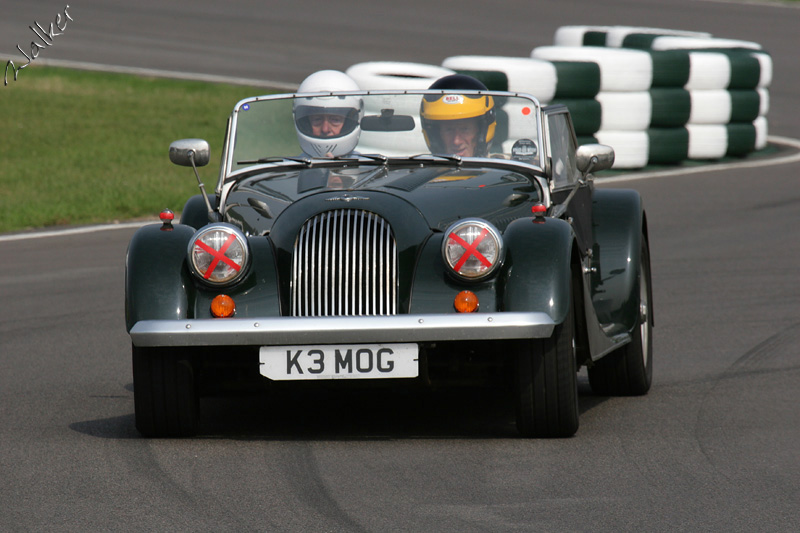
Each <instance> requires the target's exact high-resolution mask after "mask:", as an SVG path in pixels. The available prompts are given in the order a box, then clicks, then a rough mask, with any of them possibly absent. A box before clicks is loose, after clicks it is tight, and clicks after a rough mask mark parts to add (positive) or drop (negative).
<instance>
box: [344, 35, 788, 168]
mask: <svg viewBox="0 0 800 533" xmlns="http://www.w3.org/2000/svg"><path fill="white" fill-rule="evenodd" d="M772 71H773V64H772V58H771V56H770V55H769V54H768V53H767V52H765V51H764V50H762V49H761V46H760V45H759V44H758V43H754V42H750V41H742V40H736V39H720V38H716V37H713V36H712V35H711V34H709V33H705V32H694V31H683V30H670V29H663V28H646V27H636V26H562V27H560V28H558V29H557V31H556V34H555V38H554V45H553V46H540V47H537V48H534V49H533V50H532V51H531V52H530V57H502V56H479V55H474V56H469V55H461V56H452V57H448V58H446V59H445V60H444V61H443V62H442V64H441V66H435V65H424V64H419V63H403V62H389V61H376V62H368V63H360V64H357V65H353V66H352V67H350V68H349V69H347V71H346V72H347V74H348V75H350V76H351V77H352V78H353V79H354V80H355V81H356V83H358V85H359V87H361V88H362V89H365V90H379V89H426V88H428V87H429V86H430V84H432V83H433V82H434V81H435V80H436V79H438V78H440V77H442V76H445V75H448V74H452V73H461V74H468V75H471V76H474V77H476V78H478V79H479V80H481V81H482V82H483V83H484V84H485V85H486V86H487V87H488V88H489V89H490V90H498V91H512V92H522V93H528V94H532V95H533V96H535V97H536V98H537V99H539V101H540V102H541V103H542V104H545V105H546V104H551V103H552V104H565V105H566V106H567V107H568V108H569V109H570V112H571V115H572V120H573V124H574V126H575V132H576V135H577V136H578V140H579V142H580V143H581V144H584V143H589V142H600V143H602V144H609V145H611V146H613V147H614V148H615V151H616V153H617V155H616V160H615V163H614V165H613V168H617V169H622V168H625V169H634V168H641V167H643V166H645V165H648V164H674V163H679V162H681V161H683V160H685V159H702V160H706V159H718V158H721V157H729V156H743V155H746V154H747V153H749V152H752V151H754V150H760V149H763V148H764V147H765V146H766V144H767V126H768V123H767V119H766V115H767V113H768V111H769V92H768V89H769V86H770V85H771V83H772ZM411 107H413V109H412V108H411ZM411 107H410V108H409V109H398V110H397V112H398V113H402V114H410V115H412V116H414V117H415V120H417V123H418V122H419V121H418V115H419V108H418V107H417V106H416V104H414V105H412V106H411ZM375 111H376V110H367V112H375ZM511 122H513V121H511ZM511 122H509V120H508V116H507V114H506V112H505V110H503V109H499V110H498V128H499V129H500V130H504V129H508V130H512V129H514V128H515V127H516V126H515V124H513V123H511ZM417 129H419V125H418V124H417V128H415V131H416V130H417ZM420 133H421V132H420ZM368 141H369V139H364V143H363V144H365V145H369V142H368ZM376 148H381V147H376ZM425 149H426V147H425V145H424V142H422V143H421V142H420V139H417V138H412V139H410V140H409V146H407V147H400V146H393V147H386V149H385V150H383V149H381V150H379V151H384V152H387V153H390V152H393V151H401V152H402V151H404V150H408V151H412V152H415V151H420V152H424V151H425ZM362 151H363V150H362Z"/></svg>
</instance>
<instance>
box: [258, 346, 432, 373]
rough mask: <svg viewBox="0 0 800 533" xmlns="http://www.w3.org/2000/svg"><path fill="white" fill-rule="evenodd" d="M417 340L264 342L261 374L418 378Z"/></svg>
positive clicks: (260, 360)
mask: <svg viewBox="0 0 800 533" xmlns="http://www.w3.org/2000/svg"><path fill="white" fill-rule="evenodd" d="M418 354H419V347H418V346H417V345H416V344H413V343H408V344H355V345H349V344H339V345H319V346H262V347H261V350H260V351H259V362H260V363H261V365H260V367H261V375H262V376H266V377H268V378H270V379H273V380H278V381H288V380H303V379H357V378H366V379H380V378H415V377H417V376H418V375H419V364H418Z"/></svg>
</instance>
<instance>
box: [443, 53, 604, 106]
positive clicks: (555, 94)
mask: <svg viewBox="0 0 800 533" xmlns="http://www.w3.org/2000/svg"><path fill="white" fill-rule="evenodd" d="M442 66H443V67H446V68H449V69H453V70H454V71H456V72H457V73H459V74H467V75H469V76H473V77H475V78H477V79H479V80H480V81H482V82H483V84H484V85H486V87H487V88H488V89H489V90H492V91H514V92H524V93H528V94H531V95H533V96H535V97H536V98H538V99H539V101H541V102H549V101H551V100H553V99H554V98H593V97H594V96H595V95H596V94H597V93H598V92H600V67H599V66H598V65H597V64H596V63H591V62H588V61H542V60H539V59H534V58H526V57H498V56H453V57H448V58H446V59H445V60H444V61H443V62H442Z"/></svg>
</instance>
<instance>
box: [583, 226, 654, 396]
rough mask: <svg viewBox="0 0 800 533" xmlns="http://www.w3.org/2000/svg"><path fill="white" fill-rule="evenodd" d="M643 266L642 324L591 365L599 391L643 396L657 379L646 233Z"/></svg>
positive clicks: (592, 380) (591, 378)
mask: <svg viewBox="0 0 800 533" xmlns="http://www.w3.org/2000/svg"><path fill="white" fill-rule="evenodd" d="M640 261H641V266H640V270H639V324H638V327H636V328H635V329H634V331H633V335H632V337H633V338H632V339H631V342H629V343H628V344H626V345H625V346H623V347H622V348H619V349H617V350H615V351H614V352H612V353H610V354H608V355H606V356H605V357H603V358H602V359H600V360H599V361H597V362H596V363H594V364H593V365H592V366H590V367H589V370H588V372H589V384H590V385H591V386H592V390H593V391H594V392H595V393H596V394H600V395H605V396H640V395H643V394H647V391H649V390H650V385H651V383H652V381H653V335H652V332H653V309H652V302H653V291H652V286H651V284H650V251H649V246H648V244H647V239H646V238H645V236H644V235H643V236H642V250H641V254H640Z"/></svg>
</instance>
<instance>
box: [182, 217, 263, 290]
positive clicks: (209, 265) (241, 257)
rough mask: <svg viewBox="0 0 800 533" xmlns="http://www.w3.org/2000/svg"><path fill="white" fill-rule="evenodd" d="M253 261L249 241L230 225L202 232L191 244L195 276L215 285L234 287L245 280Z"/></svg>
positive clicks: (190, 251)
mask: <svg viewBox="0 0 800 533" xmlns="http://www.w3.org/2000/svg"><path fill="white" fill-rule="evenodd" d="M249 259H250V251H249V248H248V246H247V238H246V237H245V236H244V234H243V233H242V232H241V231H240V230H239V228H237V227H236V226H232V225H230V224H213V225H210V226H206V227H204V228H201V229H200V230H199V231H198V232H197V233H195V234H194V236H193V237H192V240H191V241H189V265H190V266H191V269H192V272H193V273H194V274H195V275H196V276H197V277H199V278H200V279H202V280H203V281H205V282H207V283H211V284H212V285H230V284H231V283H234V282H236V281H238V280H239V279H241V278H242V276H244V275H245V273H246V271H247V265H248V261H249Z"/></svg>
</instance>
